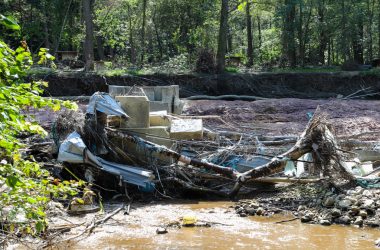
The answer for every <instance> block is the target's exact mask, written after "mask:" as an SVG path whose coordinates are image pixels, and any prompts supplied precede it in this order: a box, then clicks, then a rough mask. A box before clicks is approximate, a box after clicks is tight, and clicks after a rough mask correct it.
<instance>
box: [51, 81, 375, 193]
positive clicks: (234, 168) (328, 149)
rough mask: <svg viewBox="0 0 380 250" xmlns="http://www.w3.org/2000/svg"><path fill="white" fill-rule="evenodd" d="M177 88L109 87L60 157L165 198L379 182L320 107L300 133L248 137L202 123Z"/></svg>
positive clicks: (94, 177) (93, 177)
mask: <svg viewBox="0 0 380 250" xmlns="http://www.w3.org/2000/svg"><path fill="white" fill-rule="evenodd" d="M178 92H179V89H178V86H166V87H142V88H136V87H132V88H130V87H116V86H110V93H109V94H107V93H99V92H97V93H95V94H94V95H93V96H92V97H91V98H90V102H89V104H88V107H87V109H86V114H85V121H84V125H83V126H81V127H80V128H78V129H77V131H72V132H71V133H70V134H69V135H68V136H67V137H66V139H65V140H63V142H62V143H61V145H60V148H59V154H58V160H59V161H61V162H64V163H67V164H69V165H70V166H71V169H72V170H73V171H74V172H77V173H80V174H81V175H82V176H83V177H84V178H85V179H86V180H87V181H88V182H90V183H97V184H98V185H100V186H102V187H106V188H108V189H109V188H113V189H118V190H119V191H120V190H122V191H123V192H124V191H125V192H126V195H128V191H130V190H133V191H137V190H139V191H142V192H155V193H158V194H161V195H163V196H165V197H167V196H180V195H183V194H186V193H187V192H188V191H191V192H193V193H204V194H208V195H213V196H224V197H228V196H229V197H236V196H237V195H238V194H239V192H247V191H248V192H249V191H252V189H255V188H257V187H258V186H260V185H261V184H260V185H259V183H263V182H266V183H268V182H269V183H271V182H300V183H305V182H315V181H318V180H320V179H321V178H323V179H326V178H327V179H329V180H330V181H331V182H333V183H335V184H338V183H339V185H341V184H342V183H343V184H349V183H355V182H361V183H363V181H364V182H365V181H368V182H376V180H377V176H378V173H379V171H378V169H375V170H373V166H372V168H371V169H370V170H368V169H364V168H363V166H364V164H361V163H360V162H359V163H358V162H357V161H356V162H355V161H350V159H351V158H352V152H348V151H346V150H342V149H341V148H340V147H339V145H338V142H337V140H336V139H335V138H334V135H333V133H332V129H331V127H330V125H329V124H327V123H326V119H325V117H324V115H323V113H322V112H321V111H320V110H319V109H317V110H316V111H315V113H314V114H313V115H312V116H311V117H310V121H309V123H308V125H307V127H306V129H305V131H304V132H303V133H302V135H301V136H299V138H288V137H286V138H280V137H273V138H265V141H263V140H260V138H259V136H256V135H254V136H251V137H249V138H246V139H243V137H242V135H240V134H238V133H233V132H229V133H228V132H215V131H211V130H209V129H206V128H203V123H202V118H207V117H191V116H184V115H181V110H182V107H183V103H182V101H181V100H180V99H179V94H178ZM293 142H294V143H295V144H294V146H292V147H290V149H288V150H287V151H286V152H285V153H282V154H280V155H278V156H275V157H271V158H270V157H268V155H269V154H270V153H268V152H263V150H262V149H263V147H262V146H263V145H264V144H272V145H279V144H282V145H283V144H289V143H293ZM272 153H273V152H272ZM272 155H273V154H272ZM353 162H354V163H353ZM358 170H359V173H360V174H358ZM360 171H361V172H360ZM105 176H108V177H111V178H106V177H105ZM284 176H285V177H284ZM289 176H291V177H289ZM136 189H137V190H136Z"/></svg>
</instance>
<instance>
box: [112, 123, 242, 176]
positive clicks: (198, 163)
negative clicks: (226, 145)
mask: <svg viewBox="0 0 380 250" xmlns="http://www.w3.org/2000/svg"><path fill="white" fill-rule="evenodd" d="M106 129H107V133H109V134H111V135H113V136H117V137H121V138H123V139H125V140H128V141H130V142H132V143H135V144H136V145H137V144H141V143H143V144H144V145H145V148H146V149H148V150H150V151H152V152H156V153H159V154H160V155H163V156H166V157H169V158H172V159H174V160H175V161H177V162H182V163H184V164H186V165H191V166H193V167H198V168H205V169H207V170H212V171H214V172H216V173H219V174H222V175H224V176H227V177H230V178H234V179H235V178H236V177H237V176H238V174H239V173H238V172H237V171H236V170H234V169H232V168H228V167H223V166H219V165H216V164H213V163H210V162H206V161H202V160H199V159H195V158H191V157H188V156H185V155H181V154H179V153H177V152H175V151H173V150H170V149H168V148H166V147H162V146H160V145H157V144H154V143H152V142H149V141H146V140H144V139H142V138H140V137H137V136H134V135H131V134H129V133H128V132H126V131H120V130H115V129H111V128H106Z"/></svg>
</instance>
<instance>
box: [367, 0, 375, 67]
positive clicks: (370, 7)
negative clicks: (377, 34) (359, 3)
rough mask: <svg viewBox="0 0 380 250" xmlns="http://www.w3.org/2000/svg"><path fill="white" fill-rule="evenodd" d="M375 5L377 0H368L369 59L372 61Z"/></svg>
mask: <svg viewBox="0 0 380 250" xmlns="http://www.w3.org/2000/svg"><path fill="white" fill-rule="evenodd" d="M374 6H375V0H367V11H368V28H367V34H368V59H369V61H372V59H373V35H372V27H373V11H374Z"/></svg>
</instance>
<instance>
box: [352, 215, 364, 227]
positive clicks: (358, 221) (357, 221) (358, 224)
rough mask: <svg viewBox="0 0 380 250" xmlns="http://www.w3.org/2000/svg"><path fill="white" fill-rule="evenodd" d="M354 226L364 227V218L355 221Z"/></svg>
mask: <svg viewBox="0 0 380 250" xmlns="http://www.w3.org/2000/svg"><path fill="white" fill-rule="evenodd" d="M354 225H357V226H362V225H363V219H362V217H360V216H358V217H357V218H356V220H355V221H354Z"/></svg>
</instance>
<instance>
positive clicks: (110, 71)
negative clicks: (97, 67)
mask: <svg viewBox="0 0 380 250" xmlns="http://www.w3.org/2000/svg"><path fill="white" fill-rule="evenodd" d="M96 74H97V75H102V76H107V77H115V76H123V75H142V74H143V72H142V71H141V70H140V69H107V70H102V71H97V72H96Z"/></svg>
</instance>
